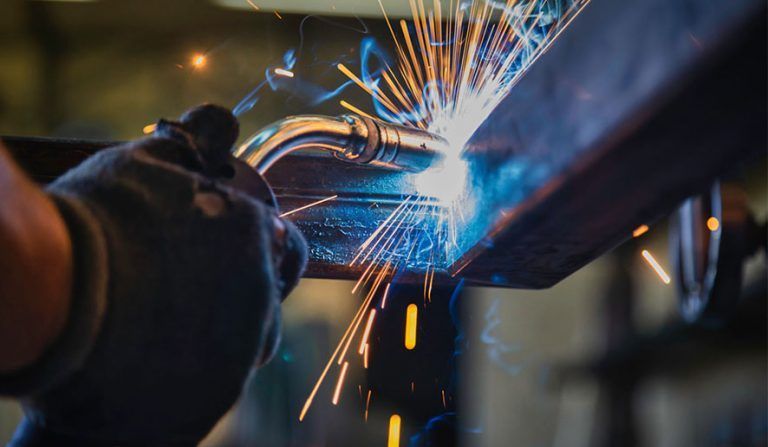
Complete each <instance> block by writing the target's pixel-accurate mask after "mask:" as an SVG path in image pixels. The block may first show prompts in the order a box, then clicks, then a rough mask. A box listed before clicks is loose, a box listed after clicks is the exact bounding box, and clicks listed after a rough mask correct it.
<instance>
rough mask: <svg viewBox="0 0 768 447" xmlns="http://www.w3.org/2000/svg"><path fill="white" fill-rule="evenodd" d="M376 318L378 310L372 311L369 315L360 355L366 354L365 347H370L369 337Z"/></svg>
mask: <svg viewBox="0 0 768 447" xmlns="http://www.w3.org/2000/svg"><path fill="white" fill-rule="evenodd" d="M374 318H376V309H371V312H370V314H368V323H367V324H366V325H365V331H364V332H363V339H362V340H360V349H358V354H363V352H365V347H366V346H367V345H368V337H369V336H370V335H371V328H372V327H373V319H374Z"/></svg>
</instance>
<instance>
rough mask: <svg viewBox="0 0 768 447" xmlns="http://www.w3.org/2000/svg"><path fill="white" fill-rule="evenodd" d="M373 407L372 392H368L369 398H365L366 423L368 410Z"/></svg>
mask: <svg viewBox="0 0 768 447" xmlns="http://www.w3.org/2000/svg"><path fill="white" fill-rule="evenodd" d="M370 407H371V390H368V397H366V398H365V422H368V409H369V408H370Z"/></svg>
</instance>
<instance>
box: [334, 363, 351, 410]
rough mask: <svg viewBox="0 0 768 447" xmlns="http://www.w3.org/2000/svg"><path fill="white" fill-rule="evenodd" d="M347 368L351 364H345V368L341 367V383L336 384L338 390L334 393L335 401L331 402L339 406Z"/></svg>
mask: <svg viewBox="0 0 768 447" xmlns="http://www.w3.org/2000/svg"><path fill="white" fill-rule="evenodd" d="M347 368H349V362H344V366H342V367H341V372H340V373H339V381H338V382H336V389H335V390H334V391H333V400H331V402H332V403H333V404H334V405H338V404H339V396H340V395H341V387H342V386H343V385H344V378H345V377H346V376H347Z"/></svg>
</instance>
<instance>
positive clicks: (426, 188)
mask: <svg viewBox="0 0 768 447" xmlns="http://www.w3.org/2000/svg"><path fill="white" fill-rule="evenodd" d="M467 173H468V172H467V164H466V162H464V160H462V159H461V158H460V157H459V155H458V154H447V155H446V157H445V159H444V160H443V163H441V164H440V165H438V166H435V167H433V168H430V169H428V170H426V171H424V172H422V173H421V174H419V175H417V176H416V178H415V180H414V185H415V186H416V190H417V191H418V192H419V194H420V195H423V196H426V197H431V198H433V199H437V200H438V201H439V202H440V204H442V205H448V204H450V203H452V202H454V201H456V200H457V199H458V198H459V197H460V196H461V193H462V192H464V190H465V188H466V185H467Z"/></svg>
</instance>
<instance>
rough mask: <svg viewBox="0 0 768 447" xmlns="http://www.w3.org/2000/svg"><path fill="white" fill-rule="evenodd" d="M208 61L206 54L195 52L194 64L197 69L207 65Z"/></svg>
mask: <svg viewBox="0 0 768 447" xmlns="http://www.w3.org/2000/svg"><path fill="white" fill-rule="evenodd" d="M207 63H208V58H207V57H206V56H205V55H204V54H200V53H198V54H195V55H194V56H192V66H193V67H194V68H195V69H196V70H197V69H201V68H203V67H205V65H206V64H207Z"/></svg>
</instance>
